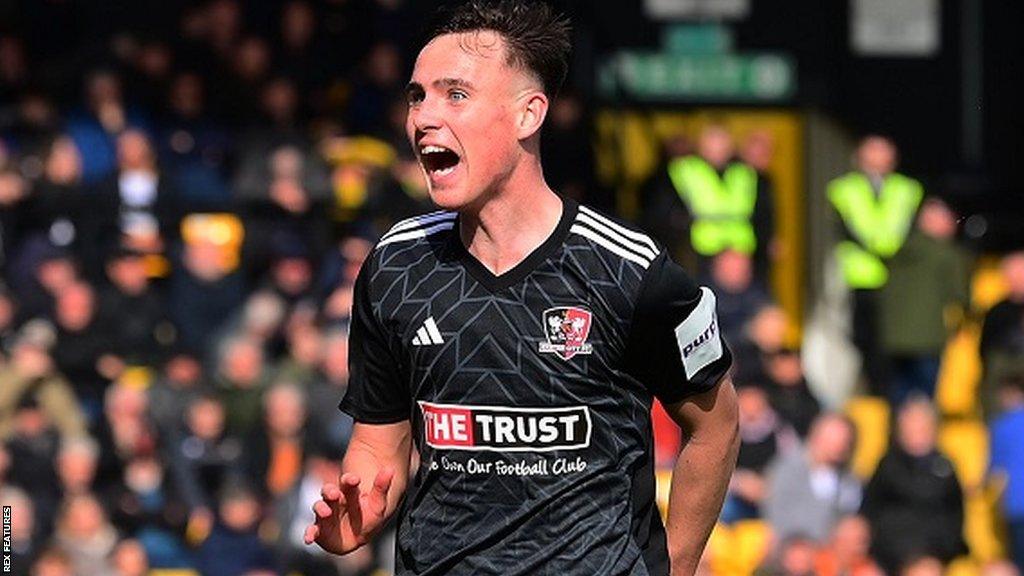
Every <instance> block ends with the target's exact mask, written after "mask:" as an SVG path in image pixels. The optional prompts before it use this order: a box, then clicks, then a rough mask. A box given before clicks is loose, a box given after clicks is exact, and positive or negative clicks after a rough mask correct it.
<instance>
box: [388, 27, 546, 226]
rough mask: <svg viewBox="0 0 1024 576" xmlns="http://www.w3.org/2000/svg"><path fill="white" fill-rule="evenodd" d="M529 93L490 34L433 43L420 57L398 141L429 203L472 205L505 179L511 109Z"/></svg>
mask: <svg viewBox="0 0 1024 576" xmlns="http://www.w3.org/2000/svg"><path fill="white" fill-rule="evenodd" d="M537 91H539V82H538V81H537V80H535V79H534V78H532V77H531V75H530V74H529V73H527V72H525V71H522V70H519V69H516V68H513V67H511V66H509V65H508V63H507V59H506V49H505V42H504V40H503V39H502V38H501V36H500V35H498V34H496V33H494V32H490V31H486V30H485V31H479V32H469V33H463V34H446V35H443V36H438V37H437V38H434V39H433V40H431V41H430V43H429V44H427V45H426V46H425V47H424V48H423V50H422V51H420V55H419V57H418V58H417V59H416V66H415V68H414V70H413V74H412V81H411V82H410V83H409V87H408V89H407V98H408V102H409V114H408V116H407V118H406V134H407V135H408V137H409V142H410V143H411V144H412V147H413V151H414V153H415V154H416V157H417V158H418V159H419V160H420V166H421V167H422V169H423V171H424V173H425V174H426V178H427V186H428V190H429V191H430V197H431V199H432V200H433V201H434V203H435V204H437V205H438V206H441V207H443V208H448V209H457V208H461V207H465V206H470V205H474V204H478V202H479V201H480V200H482V199H483V198H484V197H485V195H487V194H488V193H489V192H492V191H494V190H495V189H496V188H497V187H499V186H500V185H501V184H502V183H503V182H504V181H505V180H506V179H507V178H508V177H509V175H510V174H511V173H512V171H513V168H514V167H515V165H516V163H517V162H518V161H519V158H520V157H521V155H522V148H521V146H520V142H519V138H520V133H519V131H518V130H517V122H518V118H519V104H521V102H522V101H523V97H524V96H525V95H527V94H529V93H531V92H537Z"/></svg>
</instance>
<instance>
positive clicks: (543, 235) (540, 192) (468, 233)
mask: <svg viewBox="0 0 1024 576" xmlns="http://www.w3.org/2000/svg"><path fill="white" fill-rule="evenodd" d="M516 172H517V173H513V174H512V175H511V176H510V177H509V179H508V180H506V181H505V183H504V184H503V185H502V187H501V190H499V191H497V192H495V193H494V194H493V195H492V196H491V197H490V198H489V199H487V200H486V201H485V202H484V203H483V205H482V206H480V208H479V209H478V210H467V211H462V212H460V216H459V221H460V227H459V235H460V237H461V238H462V243H463V244H464V245H465V246H466V250H468V251H469V253H470V254H472V255H473V257H474V258H476V259H477V260H478V261H479V262H480V263H481V264H483V265H484V267H486V268H487V269H488V270H490V271H491V273H492V274H494V275H495V276H499V275H501V274H504V273H505V272H508V271H509V270H511V269H512V268H515V267H516V265H518V264H519V263H520V262H522V261H523V260H525V259H526V257H527V256H529V255H530V253H531V252H533V251H534V250H536V249H537V248H538V247H539V246H540V245H541V244H543V243H544V241H545V240H547V238H548V237H549V236H551V234H552V233H553V232H554V230H555V228H557V227H558V222H559V220H560V219H561V215H562V210H563V209H564V208H563V206H562V200H561V198H559V197H558V195H557V194H555V193H554V192H553V191H552V190H551V188H549V187H548V185H547V184H546V183H545V182H544V177H543V175H542V173H541V171H540V165H539V163H538V164H537V165H536V167H533V166H531V167H529V168H527V169H525V170H517V171H516Z"/></svg>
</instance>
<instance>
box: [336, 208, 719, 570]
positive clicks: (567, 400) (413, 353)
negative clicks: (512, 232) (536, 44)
mask: <svg viewBox="0 0 1024 576" xmlns="http://www.w3.org/2000/svg"><path fill="white" fill-rule="evenodd" d="M355 290H356V294H355V303H354V307H353V313H352V329H351V339H350V362H351V377H350V382H349V386H348V390H347V392H346V394H345V397H344V399H343V400H342V403H341V408H342V409H343V410H345V411H346V412H348V413H349V414H351V415H352V416H353V418H355V420H356V421H358V422H362V423H370V424H374V423H377V424H382V423H392V422H398V421H402V420H409V421H410V422H411V425H412V430H413V436H414V439H415V443H416V448H417V449H418V450H419V452H420V456H421V459H420V467H419V470H418V471H416V473H415V476H414V478H413V479H412V480H411V481H410V484H409V487H408V489H407V492H406V495H405V499H404V502H403V504H402V506H401V508H400V510H399V512H398V514H399V516H398V522H397V530H398V535H397V550H396V558H397V560H396V572H397V573H398V574H501V575H514V574H523V575H526V574H530V575H536V574H556V575H565V574H586V575H588V576H592V575H604V574H632V575H646V574H656V575H661V574H667V573H668V555H667V550H666V542H665V531H664V528H663V526H662V523H661V518H660V516H659V514H658V511H657V508H656V506H655V499H654V474H653V463H652V460H653V456H652V431H651V419H650V409H651V403H652V399H653V398H654V397H657V398H659V399H660V400H661V401H662V402H664V403H666V404H672V403H675V402H678V401H680V400H682V399H684V398H686V397H687V396H689V395H692V394H695V393H699V392H702V391H705V390H709V389H711V388H713V387H714V386H715V385H716V384H717V383H718V381H719V380H720V379H721V378H722V376H723V375H724V374H725V373H726V371H727V370H728V368H729V365H730V362H731V356H730V354H729V350H728V348H727V347H726V346H725V344H724V342H723V341H722V339H721V336H720V334H719V330H718V324H717V319H716V314H715V297H714V295H713V294H712V293H711V291H710V290H708V289H707V288H700V287H698V286H696V285H695V284H694V283H693V282H692V281H691V280H690V279H689V277H688V276H687V275H686V273H684V272H683V270H682V269H681V268H680V267H679V266H678V265H677V264H675V263H674V262H673V261H672V260H670V259H669V257H668V256H667V254H666V251H665V250H664V249H663V248H661V247H660V246H658V245H657V244H655V243H654V242H653V241H652V240H651V239H650V238H649V237H648V236H647V235H645V234H643V233H641V232H639V231H637V230H635V229H633V228H632V227H629V226H627V225H625V224H623V223H620V222H618V221H615V220H612V219H610V218H608V217H606V216H604V215H601V214H599V213H597V212H595V211H593V210H591V209H589V208H587V207H585V206H579V205H577V204H575V203H574V202H572V201H570V200H563V210H562V216H561V219H560V221H559V224H558V226H557V228H556V229H555V231H554V233H552V235H551V236H550V237H549V238H548V239H547V240H546V241H545V242H544V243H543V244H542V245H541V246H540V247H538V248H537V249H536V250H535V251H534V252H532V253H531V254H530V255H529V256H528V257H527V258H526V259H525V260H524V261H523V262H522V263H520V264H519V265H518V266H516V267H515V268H513V269H511V270H509V271H508V272H506V273H504V274H501V275H500V276H495V275H493V274H492V273H491V272H490V271H489V270H487V268H486V267H484V266H483V265H482V264H481V263H480V262H479V261H477V260H476V259H475V258H474V257H473V256H472V255H470V254H469V252H468V251H467V250H466V248H465V246H464V245H463V244H462V241H461V239H460V238H459V234H458V216H457V215H456V214H455V213H453V212H435V213H432V214H427V215H424V216H420V217H417V218H412V219H409V220H406V221H403V222H400V223H398V224H396V225H395V226H394V227H393V228H392V229H391V230H390V231H389V232H388V233H387V234H385V235H384V236H383V237H382V239H381V240H380V242H379V243H378V244H377V246H376V248H374V250H373V251H372V253H371V254H370V256H369V257H368V259H367V261H366V263H365V264H364V265H363V268H362V270H361V272H360V275H359V278H358V279H357V281H356V286H355Z"/></svg>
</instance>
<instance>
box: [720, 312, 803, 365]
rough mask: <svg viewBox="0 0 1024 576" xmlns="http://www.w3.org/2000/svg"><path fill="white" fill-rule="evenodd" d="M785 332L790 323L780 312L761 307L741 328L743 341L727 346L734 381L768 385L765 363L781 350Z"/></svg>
mask: <svg viewBox="0 0 1024 576" xmlns="http://www.w3.org/2000/svg"><path fill="white" fill-rule="evenodd" d="M788 330H789V320H788V319H787V318H786V313H785V312H784V311H783V310H782V308H779V307H778V306H775V305H766V306H762V307H761V308H760V309H759V310H758V311H757V313H756V314H754V317H753V318H751V319H750V321H748V322H747V324H746V325H745V326H744V329H743V334H742V337H740V338H739V339H738V340H734V341H730V342H729V348H730V349H731V350H732V351H733V359H734V362H733V368H732V377H733V380H734V381H736V382H737V383H740V384H756V385H764V384H765V383H766V382H768V381H769V380H770V379H771V377H770V376H769V375H768V360H769V359H770V358H771V357H772V356H774V355H775V354H776V353H778V352H779V351H780V350H782V349H783V348H784V346H785V337H786V332H787V331H788Z"/></svg>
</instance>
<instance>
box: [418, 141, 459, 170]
mask: <svg viewBox="0 0 1024 576" xmlns="http://www.w3.org/2000/svg"><path fill="white" fill-rule="evenodd" d="M459 160H460V159H459V155H458V154H456V153H455V152H452V151H451V150H449V149H448V148H445V147H444V146H436V145H433V144H432V145H429V146H423V147H421V148H420V162H422V163H423V167H424V168H425V169H426V170H427V174H430V175H432V176H445V175H448V174H451V173H452V172H453V171H455V167H456V166H457V165H458V164H459Z"/></svg>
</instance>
